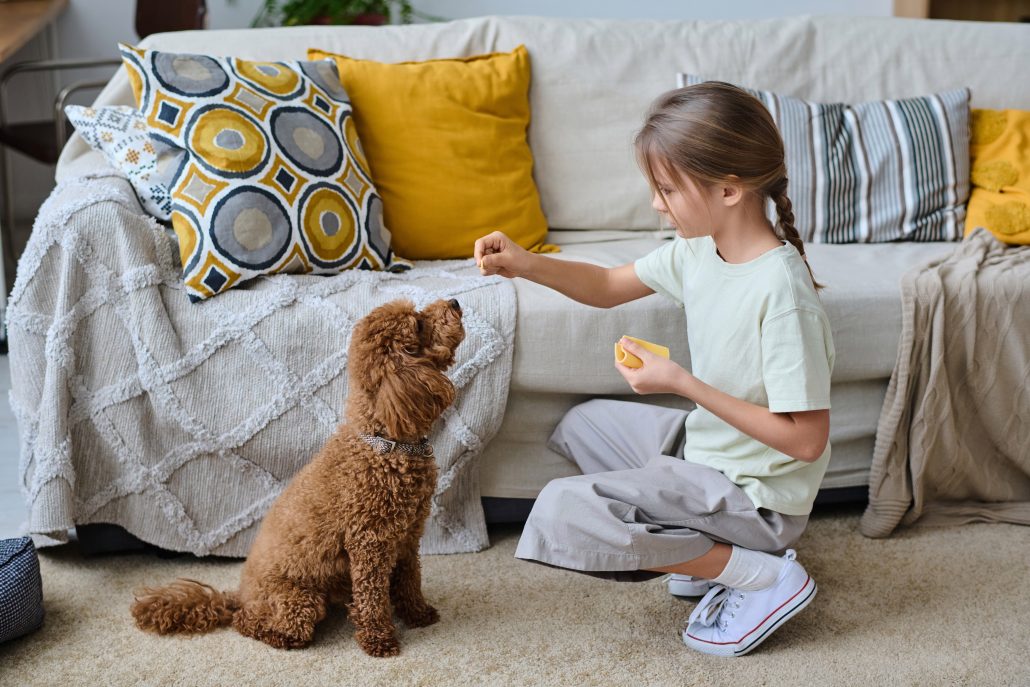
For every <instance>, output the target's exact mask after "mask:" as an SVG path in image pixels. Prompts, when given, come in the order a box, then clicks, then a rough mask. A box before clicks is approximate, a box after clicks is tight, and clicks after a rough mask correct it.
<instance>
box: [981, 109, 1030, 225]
mask: <svg viewBox="0 0 1030 687" xmlns="http://www.w3.org/2000/svg"><path fill="white" fill-rule="evenodd" d="M972 131H973V136H972V141H971V142H970V146H969V157H970V162H971V164H972V172H971V173H970V178H971V179H972V182H973V192H972V193H971V194H970V196H969V208H968V217H967V218H966V233H967V234H968V233H970V232H972V231H973V230H974V229H976V228H977V227H984V228H986V229H987V231H989V232H991V233H992V234H994V236H995V237H996V238H997V239H998V240H999V241H1004V242H1005V243H1013V244H1022V245H1026V244H1030V112H1026V111H1023V110H973V125H972Z"/></svg>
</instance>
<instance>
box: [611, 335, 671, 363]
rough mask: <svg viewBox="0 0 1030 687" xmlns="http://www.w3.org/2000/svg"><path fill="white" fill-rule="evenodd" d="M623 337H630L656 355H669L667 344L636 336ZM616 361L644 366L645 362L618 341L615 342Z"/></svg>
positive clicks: (627, 337)
mask: <svg viewBox="0 0 1030 687" xmlns="http://www.w3.org/2000/svg"><path fill="white" fill-rule="evenodd" d="M623 338H625V339H629V340H630V341H633V342H634V343H636V344H637V345H638V346H643V347H644V348H646V349H647V350H649V351H651V352H652V353H654V354H656V355H660V356H662V357H663V358H668V357H669V349H668V348H666V347H665V346H660V345H658V344H656V343H651V342H650V341H644V340H643V339H638V338H636V337H635V336H625V337H623ZM620 340H621V339H620ZM615 362H617V363H621V364H623V365H625V366H626V367H643V366H644V363H643V362H642V361H641V360H640V358H638V357H637V356H635V355H633V354H632V353H630V352H628V351H625V350H623V348H622V346H620V345H619V342H618V341H616V342H615Z"/></svg>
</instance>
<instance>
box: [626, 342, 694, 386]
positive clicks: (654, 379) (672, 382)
mask: <svg viewBox="0 0 1030 687" xmlns="http://www.w3.org/2000/svg"><path fill="white" fill-rule="evenodd" d="M619 344H621V345H622V347H623V349H625V350H626V352H627V353H632V354H633V355H635V356H636V357H638V358H640V360H641V362H642V363H644V365H643V367H638V368H633V367H626V366H625V365H623V364H621V363H615V369H617V370H618V371H619V374H621V375H622V376H623V377H624V378H625V379H626V382H628V383H629V386H630V388H631V389H633V391H635V392H637V393H638V394H641V395H646V394H664V393H674V394H680V395H681V396H682V395H684V394H683V391H682V389H683V388H684V387H685V386H686V383H687V380H689V378H690V377H691V374H690V373H689V372H687V371H686V370H685V369H683V368H682V367H680V366H679V365H678V364H676V363H674V362H672V361H671V360H669V359H668V358H663V357H662V356H660V355H655V354H654V353H652V352H651V351H649V350H647V349H646V348H644V347H643V346H638V345H637V344H636V343H635V342H633V341H630V340H629V339H626V338H623V339H621V340H620V341H619Z"/></svg>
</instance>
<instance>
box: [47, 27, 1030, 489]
mask: <svg viewBox="0 0 1030 687" xmlns="http://www.w3.org/2000/svg"><path fill="white" fill-rule="evenodd" d="M520 43H523V44H525V45H526V46H527V47H528V49H529V53H530V56H531V59H532V65H533V80H532V86H531V91H530V95H531V105H532V124H531V127H530V132H529V140H530V144H531V147H532V151H533V155H534V160H535V168H534V174H535V178H536V182H537V185H538V187H539V190H540V194H541V199H542V204H543V210H544V213H545V214H546V216H547V218H548V222H549V225H550V226H551V227H552V232H551V235H550V236H549V241H550V242H553V243H557V244H559V245H560V246H561V247H562V253H561V254H559V255H558V256H557V258H558V259H575V260H587V261H592V262H595V263H597V264H602V265H617V264H621V263H625V262H628V261H632V260H634V259H636V258H638V257H640V256H642V255H644V254H645V253H647V252H648V251H650V250H652V249H653V248H655V247H657V246H658V245H659V244H660V242H661V241H662V240H664V239H665V238H668V236H667V234H663V233H662V232H660V231H658V230H657V229H656V226H657V219H656V217H655V215H654V213H653V211H652V210H651V208H650V205H649V198H648V190H647V187H646V185H645V182H644V180H643V178H642V177H641V175H640V173H639V172H638V170H637V168H636V165H635V162H634V159H633V155H632V149H631V140H632V137H633V135H634V134H635V132H636V130H637V128H638V126H639V124H640V123H641V121H642V116H643V113H644V111H645V109H646V107H647V105H648V103H649V102H650V101H651V100H652V99H653V98H654V97H655V96H656V95H658V94H659V93H661V92H662V91H664V90H667V89H669V88H672V87H674V86H675V84H676V74H677V72H680V71H686V72H692V73H695V74H699V75H701V76H705V77H712V78H719V79H723V80H727V81H731V82H734V83H738V84H741V85H746V86H751V87H755V88H761V89H767V90H775V91H778V92H782V93H785V94H790V95H794V96H798V97H803V98H807V99H810V100H817V101H830V102H832V101H848V102H860V101H864V100H872V99H881V98H889V97H906V96H915V95H922V94H926V93H931V92H935V91H940V90H945V89H951V88H956V87H962V86H968V87H970V88H971V89H972V104H973V106H974V107H989V108H1005V107H1010V108H1019V109H1030V81H1027V80H1026V78H1025V76H1026V75H1025V73H1023V70H1022V69H1021V67H1023V66H1025V65H1027V64H1030V40H1028V31H1027V28H1026V27H1023V26H1019V25H1011V24H1010V25H1003V24H989V23H974V22H945V21H924V20H907V19H883V18H868V19H863V18H854V17H848V18H818V17H816V18H813V17H798V18H789V19H775V20H762V21H727V22H712V21H704V22H699V21H674V22H654V21H600V20H562V19H543V18H529V17H491V18H482V19H473V20H465V21H457V22H451V23H444V24H425V25H413V26H403V27H383V28H366V27H305V28H296V29H262V30H245V31H219V32H186V33H179V34H162V35H156V36H152V37H150V38H149V39H148V40H147V41H146V42H145V45H148V46H150V47H153V48H158V49H163V50H169V51H179V52H217V53H219V54H232V55H237V56H240V57H243V58H250V59H277V58H278V59H285V58H303V57H304V54H305V50H306V49H307V48H308V47H319V48H323V49H326V50H329V51H333V52H339V53H344V54H348V55H352V56H355V57H362V58H371V59H377V60H382V61H400V60H420V59H426V58H434V57H447V56H456V55H471V54H477V53H484V52H490V51H506V50H510V49H512V48H514V47H515V46H517V45H518V44H520ZM131 100H132V98H131V93H130V89H129V85H128V81H127V78H126V76H125V74H124V72H119V74H117V75H116V76H115V78H114V79H113V80H112V82H111V83H110V84H109V85H108V87H107V88H106V90H104V91H103V93H102V94H101V95H100V97H99V99H98V103H99V104H129V103H131ZM96 164H98V155H97V154H96V153H92V152H90V151H89V149H88V147H86V145H85V144H84V143H83V142H82V141H81V140H78V139H74V140H73V141H72V142H71V143H70V144H69V146H68V147H67V148H66V150H65V151H64V154H63V156H62V159H61V162H60V165H59V168H58V178H59V179H60V178H62V177H66V176H69V175H72V174H75V173H78V172H81V170H82V169H83V168H84V167H88V166H90V165H96ZM485 229H488V228H484V230H485ZM802 230H803V228H802ZM803 233H804V231H803ZM953 246H954V244H948V243H894V244H868V245H857V244H856V245H818V244H810V245H809V246H808V253H809V256H810V263H811V266H812V268H813V270H814V272H815V274H816V277H817V278H818V279H819V280H821V281H822V282H823V283H825V284H826V285H827V288H826V289H825V291H823V292H822V297H823V302H824V304H825V307H826V311H827V314H828V315H829V318H830V322H831V323H832V326H833V333H834V339H835V343H836V348H837V363H836V368H835V369H834V373H833V389H832V403H833V410H832V415H831V418H832V422H831V435H830V439H831V442H832V444H833V460H832V462H831V464H830V466H829V469H828V472H827V474H826V479H825V482H824V489H837V488H848V487H851V488H854V487H862V486H863V485H865V484H866V482H867V479H868V474H869V466H870V462H871V460H872V449H873V440H874V435H875V431H876V425H877V420H878V417H879V413H880V408H881V405H882V402H883V398H884V394H885V392H886V388H887V383H888V379H889V377H890V374H891V370H892V368H893V365H894V360H895V355H896V351H897V345H898V338H899V333H900V329H901V308H900V295H899V287H898V284H899V278H900V276H901V274H902V273H903V272H905V271H906V270H909V269H911V268H913V267H915V266H917V265H919V264H921V263H922V262H924V261H926V260H929V259H931V258H934V257H938V256H940V255H942V254H943V253H946V252H948V251H950V250H952V248H953ZM515 286H516V289H517V295H518V301H519V307H518V320H517V327H516V339H515V352H514V366H513V372H512V378H511V389H510V395H509V401H508V407H507V410H506V413H505V419H504V422H503V424H502V426H501V429H500V431H499V433H498V434H497V436H496V437H495V438H494V440H493V441H492V442H491V443H490V444H489V445H488V446H487V448H486V449H485V451H484V454H483V455H482V457H481V461H482V462H481V468H482V470H481V486H482V493H483V495H484V496H487V497H500V498H522V499H526V498H533V497H534V496H535V495H536V494H537V493H538V492H539V490H540V489H541V488H542V487H543V486H544V485H545V484H546V483H547V482H548V481H549V480H551V479H553V478H555V477H560V476H564V475H570V474H575V473H576V471H577V470H576V467H575V465H573V464H571V463H570V462H568V461H567V460H566V459H564V458H563V457H561V456H559V455H557V454H555V453H553V452H551V451H550V450H548V449H547V447H546V445H545V444H546V439H547V437H548V435H549V433H550V432H551V430H552V429H553V428H554V426H555V424H556V423H557V422H558V420H559V419H560V418H561V416H562V414H563V413H564V412H565V411H566V410H567V409H569V408H570V407H571V406H573V405H574V404H576V403H578V402H581V401H583V400H585V399H587V398H590V397H594V396H606V397H623V398H634V397H633V395H632V394H631V393H630V392H629V390H628V389H627V387H626V385H625V383H624V381H623V380H622V378H621V377H620V376H619V375H618V373H617V372H616V371H615V370H614V369H613V368H612V364H611V360H610V358H611V343H612V342H613V341H614V340H615V339H616V337H617V336H618V335H620V334H624V333H626V334H631V335H635V336H640V337H643V338H646V339H649V340H652V341H658V342H662V343H665V344H667V345H669V347H670V348H671V349H672V353H673V356H674V357H675V358H676V359H677V360H680V361H683V362H686V361H687V350H686V336H685V322H684V316H683V312H682V310H681V309H680V308H679V307H677V306H676V305H675V304H673V303H672V302H670V301H668V300H665V299H663V298H662V297H661V296H658V295H653V296H650V297H647V298H644V299H641V300H639V301H637V302H634V303H629V304H626V305H623V306H620V307H618V308H614V309H611V310H598V309H594V308H590V307H587V306H583V305H580V304H578V303H575V302H572V301H570V300H567V299H565V298H563V297H562V296H560V295H557V294H555V293H553V292H550V291H548V290H546V289H544V288H542V287H539V286H537V285H535V284H532V283H529V282H525V281H522V280H516V284H515ZM694 326H703V323H696V324H695V325H694ZM646 400H647V401H648V402H655V403H683V401H682V400H681V399H668V398H648V399H646Z"/></svg>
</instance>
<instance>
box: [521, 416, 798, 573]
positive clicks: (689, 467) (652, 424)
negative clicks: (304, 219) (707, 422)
mask: <svg viewBox="0 0 1030 687" xmlns="http://www.w3.org/2000/svg"><path fill="white" fill-rule="evenodd" d="M686 416H687V411H683V410H676V409H671V408H662V407H658V406H652V405H648V404H645V403H633V402H628V401H612V400H603V399H596V400H592V401H588V402H586V403H583V404H581V405H578V406H576V407H574V408H573V409H572V410H570V411H569V412H568V413H567V414H566V415H565V417H564V418H562V421H561V422H560V423H559V424H558V427H557V428H556V429H555V431H554V433H553V434H552V435H551V438H550V441H549V442H548V445H549V446H550V448H551V449H553V450H554V451H557V452H558V453H561V454H562V455H564V456H565V457H567V458H569V459H570V460H572V461H574V462H575V463H576V465H578V466H579V468H580V470H581V471H582V472H583V473H584V474H582V475H577V476H575V477H565V478H562V479H556V480H553V481H551V482H550V483H549V484H548V485H547V486H546V487H544V489H543V491H541V492H540V495H539V496H537V499H536V503H535V504H534V506H533V510H532V512H531V513H530V514H529V519H528V520H527V521H526V526H525V528H524V529H523V531H522V537H521V538H520V539H519V544H518V548H517V549H516V551H515V556H516V557H517V558H523V559H529V560H534V561H539V562H541V563H546V564H548V565H552V566H558V567H562V568H569V569H571V570H578V571H582V572H589V573H593V574H596V573H623V574H603V575H601V576H603V577H612V578H614V579H625V580H643V579H649V578H652V577H655V576H656V575H657V574H658V573H650V572H642V571H644V570H645V569H647V568H655V567H665V566H669V565H674V564H676V563H682V562H684V561H688V560H691V559H694V558H697V557H699V556H702V555H704V554H705V553H707V552H708V551H709V549H711V548H712V546H713V545H714V543H715V542H724V543H728V544H736V545H737V546H741V547H744V548H748V549H754V550H757V551H766V552H768V553H774V554H780V553H782V552H783V551H784V550H786V549H787V548H788V547H790V546H791V545H792V544H794V543H795V542H796V541H797V540H798V538H799V537H800V536H801V533H802V532H803V531H804V529H805V525H806V524H807V523H808V516H807V515H784V514H782V513H776V512H774V511H771V510H768V509H765V508H756V507H755V504H754V503H753V502H752V501H751V499H750V498H748V496H747V494H746V493H744V491H743V490H742V489H741V488H740V487H738V486H737V485H736V484H734V483H733V482H731V481H730V480H729V479H728V478H727V477H726V476H725V475H723V474H722V473H721V472H719V471H718V470H715V469H713V468H709V467H706V466H704V465H699V464H696V463H690V462H687V461H685V460H683V458H682V456H683V443H684V440H685V435H684V434H685V429H684V425H683V423H684V421H685V420H686ZM627 571H641V572H639V573H633V574H625V573H626V572H627Z"/></svg>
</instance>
